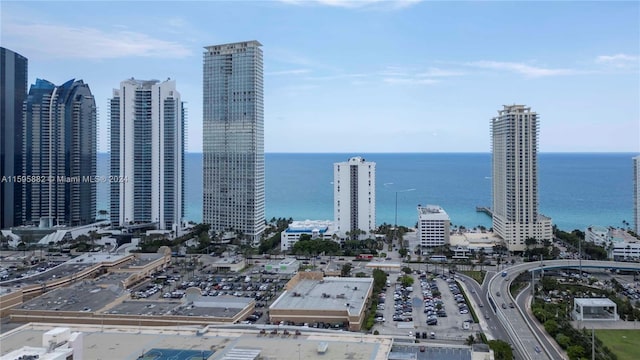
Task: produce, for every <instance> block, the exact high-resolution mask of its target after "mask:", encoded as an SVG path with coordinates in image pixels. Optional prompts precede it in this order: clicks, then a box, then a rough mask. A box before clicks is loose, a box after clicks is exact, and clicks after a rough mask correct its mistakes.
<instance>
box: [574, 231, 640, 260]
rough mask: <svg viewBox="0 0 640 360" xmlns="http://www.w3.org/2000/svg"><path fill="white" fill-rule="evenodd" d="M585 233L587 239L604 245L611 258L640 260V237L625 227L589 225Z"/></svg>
mask: <svg viewBox="0 0 640 360" xmlns="http://www.w3.org/2000/svg"><path fill="white" fill-rule="evenodd" d="M584 234H585V240H586V241H589V242H592V243H594V244H596V245H599V246H602V247H604V248H605V249H606V250H607V254H608V257H609V259H613V260H616V261H621V260H640V239H638V238H636V237H634V236H632V235H631V234H629V233H628V232H627V231H625V230H623V229H617V228H613V227H609V228H605V227H602V226H589V227H588V228H587V229H586V230H585V233H584Z"/></svg>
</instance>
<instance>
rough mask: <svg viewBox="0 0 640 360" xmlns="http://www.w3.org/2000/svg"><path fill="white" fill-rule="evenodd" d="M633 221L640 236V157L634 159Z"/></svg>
mask: <svg viewBox="0 0 640 360" xmlns="http://www.w3.org/2000/svg"><path fill="white" fill-rule="evenodd" d="M633 221H634V228H633V229H634V231H635V233H636V234H640V155H638V156H636V157H634V158H633Z"/></svg>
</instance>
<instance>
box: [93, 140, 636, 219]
mask: <svg viewBox="0 0 640 360" xmlns="http://www.w3.org/2000/svg"><path fill="white" fill-rule="evenodd" d="M636 155H637V154H633V153H541V154H539V157H538V159H539V161H538V167H539V198H540V212H541V213H543V214H545V215H547V216H549V217H551V218H552V219H553V223H554V224H555V225H557V226H558V228H560V229H562V230H566V231H571V230H573V229H581V230H584V229H585V228H586V227H588V226H590V225H601V226H615V227H619V226H622V221H623V220H625V221H628V222H630V223H632V220H633V192H632V188H633V172H632V160H631V158H632V157H633V156H636ZM352 156H362V157H363V158H365V159H366V160H368V161H373V162H375V163H376V212H377V214H376V215H377V216H376V217H377V221H376V222H377V223H378V224H382V223H387V224H393V223H394V222H395V218H396V194H397V219H398V224H400V225H406V226H415V224H416V222H417V210H416V206H417V205H418V204H422V205H427V204H434V205H440V206H441V207H442V208H443V209H444V210H445V211H446V212H447V213H448V214H449V217H450V218H451V222H452V224H454V225H458V226H460V225H463V226H465V227H467V228H473V227H476V226H479V225H482V226H485V227H491V219H490V218H489V216H487V215H485V214H484V213H479V212H476V207H477V206H491V154H490V153H397V154H389V153H384V154H375V153H371V154H339V153H322V154H309V153H267V154H266V155H265V168H266V174H265V188H266V194H265V202H266V204H265V207H266V214H265V217H266V219H267V220H270V219H271V218H273V217H275V218H278V217H284V218H289V217H291V218H293V219H294V220H306V219H311V220H332V219H333V183H332V182H333V163H335V162H341V161H346V160H347V159H348V158H349V157H352ZM108 172H109V155H108V154H103V153H101V154H98V175H108ZM185 173H186V174H188V176H186V183H185V193H186V194H185V198H186V199H185V200H186V202H185V218H186V219H187V220H191V221H194V222H201V221H202V154H200V153H188V154H186V155H185ZM101 209H106V210H108V209H109V187H108V184H98V210H101Z"/></svg>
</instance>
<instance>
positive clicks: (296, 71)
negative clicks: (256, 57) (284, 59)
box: [265, 69, 309, 76]
mask: <svg viewBox="0 0 640 360" xmlns="http://www.w3.org/2000/svg"><path fill="white" fill-rule="evenodd" d="M307 73H309V69H292V70H280V71H271V72H267V73H265V75H271V76H280V75H301V74H307Z"/></svg>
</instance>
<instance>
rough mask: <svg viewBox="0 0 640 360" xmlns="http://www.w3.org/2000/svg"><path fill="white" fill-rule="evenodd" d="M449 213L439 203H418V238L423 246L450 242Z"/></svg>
mask: <svg viewBox="0 0 640 360" xmlns="http://www.w3.org/2000/svg"><path fill="white" fill-rule="evenodd" d="M450 227H451V220H450V219H449V215H447V213H446V212H445V211H444V209H442V208H441V207H440V206H438V205H426V206H422V205H418V240H419V241H420V246H422V247H435V246H442V245H445V244H449V228H450Z"/></svg>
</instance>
